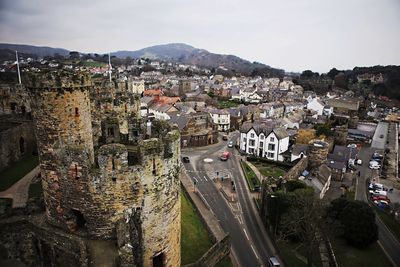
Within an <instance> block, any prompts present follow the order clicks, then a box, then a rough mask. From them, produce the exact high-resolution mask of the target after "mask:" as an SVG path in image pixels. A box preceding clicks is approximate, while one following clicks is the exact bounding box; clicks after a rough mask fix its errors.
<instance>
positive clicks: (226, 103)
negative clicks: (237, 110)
mask: <svg viewBox="0 0 400 267" xmlns="http://www.w3.org/2000/svg"><path fill="white" fill-rule="evenodd" d="M239 105H240V103H239V102H237V101H233V100H220V101H218V108H234V107H237V106H239Z"/></svg>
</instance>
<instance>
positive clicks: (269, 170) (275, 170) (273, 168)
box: [252, 161, 287, 178]
mask: <svg viewBox="0 0 400 267" xmlns="http://www.w3.org/2000/svg"><path fill="white" fill-rule="evenodd" d="M252 164H253V165H254V166H255V167H256V168H257V169H258V170H259V171H260V172H261V174H262V175H263V176H267V177H268V176H272V177H275V178H278V177H279V176H283V175H284V174H285V173H286V172H287V171H286V169H285V168H282V167H280V166H277V165H274V164H272V163H266V162H257V161H255V162H252Z"/></svg>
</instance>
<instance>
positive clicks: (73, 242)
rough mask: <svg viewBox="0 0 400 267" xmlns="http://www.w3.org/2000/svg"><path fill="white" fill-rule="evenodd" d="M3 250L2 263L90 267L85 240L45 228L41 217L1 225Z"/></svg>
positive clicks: (3, 222) (14, 219) (0, 242)
mask: <svg viewBox="0 0 400 267" xmlns="http://www.w3.org/2000/svg"><path fill="white" fill-rule="evenodd" d="M0 248H1V250H2V251H3V253H4V252H5V254H3V255H2V257H3V260H4V259H13V260H17V261H20V262H23V263H24V264H26V265H27V266H66V267H70V266H89V257H88V254H87V246H86V244H85V240H84V239H82V238H80V237H77V236H71V235H68V234H65V233H64V232H62V231H59V230H58V229H56V228H53V227H51V226H48V225H46V224H45V223H43V216H42V215H39V216H33V217H30V218H28V217H17V218H12V219H8V220H2V221H0ZM0 263H1V259H0Z"/></svg>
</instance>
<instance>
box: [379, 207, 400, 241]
mask: <svg viewBox="0 0 400 267" xmlns="http://www.w3.org/2000/svg"><path fill="white" fill-rule="evenodd" d="M374 206H375V205H374ZM375 211H376V213H377V214H378V216H379V218H380V219H381V220H382V222H383V223H384V224H385V225H386V226H387V227H388V228H389V230H390V232H392V233H393V235H394V236H395V237H396V238H397V240H400V224H399V223H398V222H397V221H396V220H395V219H394V218H393V217H392V216H390V214H388V213H387V212H385V211H383V210H381V209H379V208H377V207H376V206H375Z"/></svg>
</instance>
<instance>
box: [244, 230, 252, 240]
mask: <svg viewBox="0 0 400 267" xmlns="http://www.w3.org/2000/svg"><path fill="white" fill-rule="evenodd" d="M243 231H244V235H245V236H246V238H247V240H249V241H250V239H249V236H248V235H247V232H246V229H244V228H243Z"/></svg>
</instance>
